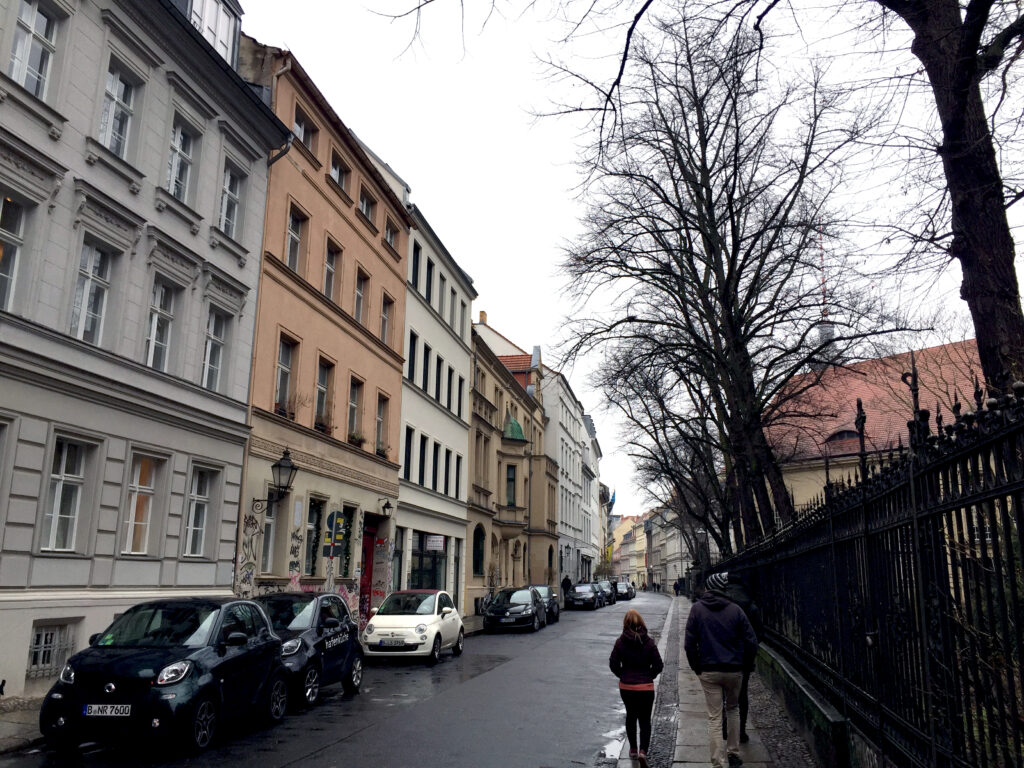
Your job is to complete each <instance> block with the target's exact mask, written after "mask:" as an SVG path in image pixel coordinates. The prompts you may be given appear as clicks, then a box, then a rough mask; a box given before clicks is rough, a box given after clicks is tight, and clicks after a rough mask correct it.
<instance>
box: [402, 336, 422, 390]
mask: <svg viewBox="0 0 1024 768" xmlns="http://www.w3.org/2000/svg"><path fill="white" fill-rule="evenodd" d="M419 340H420V339H419V336H417V335H416V331H409V351H408V355H409V360H408V362H409V366H408V368H406V371H405V377H406V378H407V379H409V381H412V382H414V381H416V345H417V344H418V343H419Z"/></svg>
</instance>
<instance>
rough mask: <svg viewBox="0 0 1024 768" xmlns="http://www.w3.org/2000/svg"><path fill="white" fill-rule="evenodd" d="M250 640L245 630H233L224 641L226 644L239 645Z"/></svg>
mask: <svg viewBox="0 0 1024 768" xmlns="http://www.w3.org/2000/svg"><path fill="white" fill-rule="evenodd" d="M248 642H249V636H248V635H247V634H245V632H232V633H231V634H230V635H228V637H227V639H226V640H225V641H224V645H227V646H233V647H236V648H237V647H238V646H240V645H245V644H246V643H248Z"/></svg>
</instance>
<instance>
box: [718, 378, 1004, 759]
mask: <svg viewBox="0 0 1024 768" xmlns="http://www.w3.org/2000/svg"><path fill="white" fill-rule="evenodd" d="M904 381H905V382H906V383H907V384H908V386H909V387H910V389H911V393H912V396H913V403H914V414H913V418H912V419H911V420H910V421H909V422H908V431H909V438H910V439H909V449H907V450H902V449H900V450H897V451H895V452H892V453H889V454H888V455H884V456H878V455H875V456H869V455H868V454H867V453H866V452H865V451H864V421H865V414H864V411H863V409H862V407H861V403H860V401H858V403H857V409H858V417H857V426H858V432H859V433H860V435H861V453H860V470H859V475H860V477H859V478H857V480H856V482H844V481H841V482H839V483H831V482H830V483H829V484H828V486H827V487H826V489H825V491H824V495H823V498H822V499H821V503H820V504H818V505H817V506H815V507H814V508H813V509H812V510H811V511H809V512H808V513H807V514H806V515H805V516H804V517H802V518H801V519H800V520H799V521H798V522H796V523H795V524H793V525H791V526H789V527H788V528H786V529H784V530H781V531H779V532H778V533H776V534H775V535H773V536H772V537H770V538H768V539H766V540H764V541H762V542H759V543H758V544H757V545H755V546H753V547H751V548H749V549H747V550H746V551H744V552H743V553H742V554H740V555H738V556H736V557H734V558H731V559H730V560H729V561H728V562H727V563H725V564H723V565H722V566H720V567H721V568H723V569H725V568H727V569H728V570H730V571H740V572H743V573H744V574H745V576H746V578H747V580H748V582H749V583H750V584H751V585H752V586H753V587H754V589H755V592H756V594H757V597H758V603H759V604H760V606H761V610H762V613H763V617H764V621H765V625H766V630H767V633H768V636H769V641H770V642H771V643H772V644H773V646H775V647H776V648H778V649H779V650H780V651H782V652H783V653H784V654H785V655H786V656H788V657H789V658H790V660H791V661H792V662H793V663H794V664H796V666H797V667H798V668H800V669H801V671H802V672H803V673H804V674H806V675H807V676H808V677H809V678H810V679H811V680H813V681H814V682H815V683H816V684H817V685H818V687H819V688H820V689H822V690H823V691H824V692H825V693H826V695H828V696H829V697H830V699H831V700H832V702H833V703H834V704H835V705H836V706H837V707H838V708H839V709H840V711H842V712H843V713H844V714H845V715H846V716H847V717H848V718H849V719H850V721H851V723H852V724H853V725H854V726H856V728H857V730H859V731H860V732H861V733H862V734H863V735H864V736H866V737H867V739H868V740H869V741H870V742H871V743H872V744H874V745H875V747H876V748H877V750H878V751H879V752H880V753H881V755H883V756H884V757H885V758H886V759H887V760H888V761H889V763H888V764H891V765H894V766H906V767H907V768H926V767H927V768H932V766H935V767H937V768H944V767H946V766H949V767H951V768H952V767H956V768H968V766H969V767H970V768H980V767H981V766H994V767H995V768H1024V753H1022V732H1024V698H1022V670H1024V569H1022V560H1021V555H1022V530H1024V383H1020V382H1018V383H1016V384H1015V385H1014V387H1013V392H1014V394H1013V395H1007V396H1003V397H1000V398H990V399H988V400H987V401H986V400H984V396H983V393H982V392H981V390H980V388H976V391H975V401H976V408H975V410H973V411H970V412H966V413H961V410H962V409H961V406H960V404H959V403H956V404H955V405H954V407H953V415H954V417H955V420H954V422H953V423H952V424H945V425H944V424H943V421H942V417H941V416H939V415H938V414H937V415H936V418H935V419H934V423H933V420H932V418H931V415H930V414H929V412H928V411H926V410H923V409H921V408H920V406H919V403H918V391H917V372H916V369H915V370H914V371H912V372H911V373H909V374H906V375H904Z"/></svg>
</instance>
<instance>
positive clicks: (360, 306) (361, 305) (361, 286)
mask: <svg viewBox="0 0 1024 768" xmlns="http://www.w3.org/2000/svg"><path fill="white" fill-rule="evenodd" d="M369 284H370V278H369V277H368V276H367V274H366V273H365V272H363V270H361V269H357V270H356V298H355V305H354V306H353V309H352V316H353V317H354V318H355V319H356V322H358V323H361V324H362V325H366V304H367V301H366V292H367V290H368V289H369V287H370V285H369Z"/></svg>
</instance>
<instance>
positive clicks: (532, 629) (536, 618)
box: [530, 613, 540, 632]
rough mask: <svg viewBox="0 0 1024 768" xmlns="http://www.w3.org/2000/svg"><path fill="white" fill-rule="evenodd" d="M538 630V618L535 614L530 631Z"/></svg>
mask: <svg viewBox="0 0 1024 768" xmlns="http://www.w3.org/2000/svg"><path fill="white" fill-rule="evenodd" d="M538 629H540V617H539V616H538V615H537V614H536V613H535V614H533V624H531V625H530V631H531V632H536V631H537V630H538Z"/></svg>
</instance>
